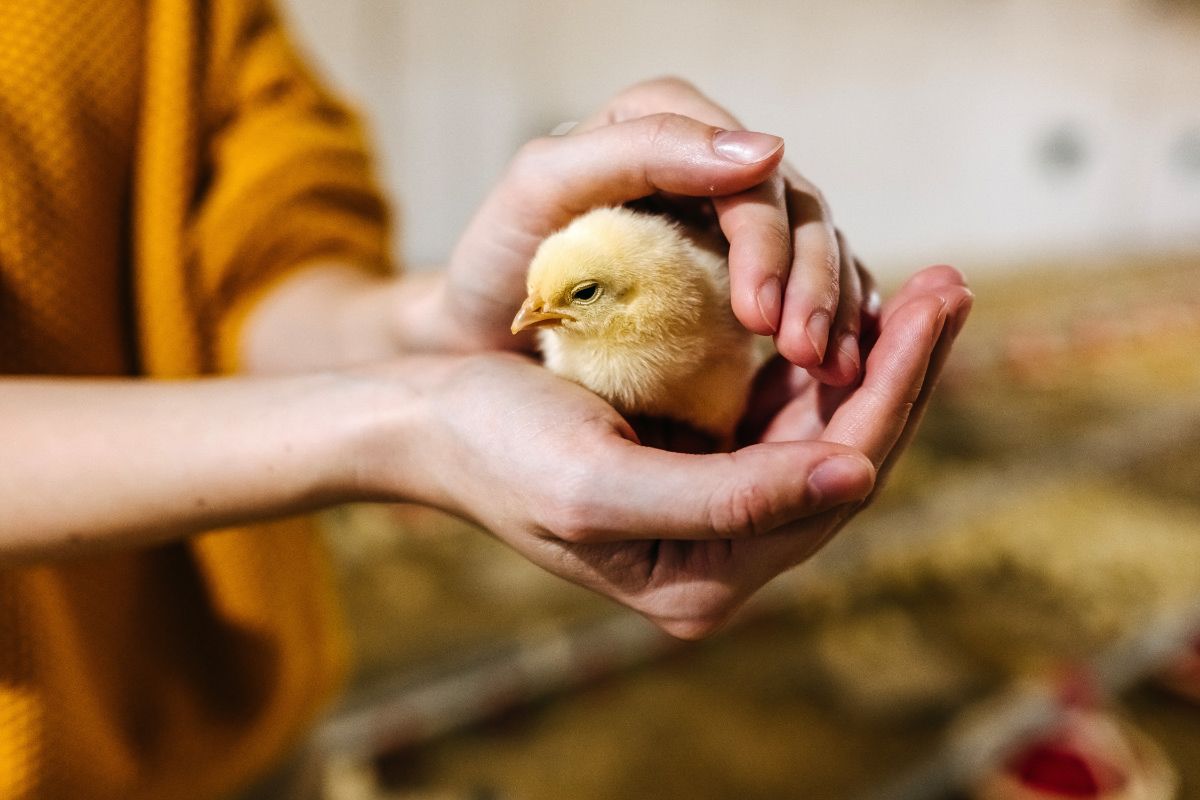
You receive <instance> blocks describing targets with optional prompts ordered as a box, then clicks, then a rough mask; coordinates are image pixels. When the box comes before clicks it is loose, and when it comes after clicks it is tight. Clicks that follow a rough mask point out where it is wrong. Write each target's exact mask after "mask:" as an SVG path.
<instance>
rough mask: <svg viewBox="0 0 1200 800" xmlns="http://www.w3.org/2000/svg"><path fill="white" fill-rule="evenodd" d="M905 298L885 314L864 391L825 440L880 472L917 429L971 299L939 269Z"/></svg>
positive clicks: (924, 274)
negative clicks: (947, 339)
mask: <svg viewBox="0 0 1200 800" xmlns="http://www.w3.org/2000/svg"><path fill="white" fill-rule="evenodd" d="M955 277H957V279H958V281H959V282H957V283H956V282H955ZM899 296H900V297H901V298H902V300H903V301H906V302H902V304H900V305H896V304H895V303H889V305H888V307H887V308H886V309H885V318H884V322H883V327H882V329H881V332H880V336H879V341H878V342H877V343H876V344H875V346H874V348H873V349H872V351H871V354H870V356H869V358H868V359H867V366H866V372H865V375H864V378H863V383H862V386H860V387H859V388H858V389H857V390H856V391H855V392H854V393H853V394H852V395H851V396H850V397H848V398H847V399H846V401H845V402H844V403H843V404H842V406H841V407H840V408H839V409H838V410H837V412H836V413H835V414H834V415H833V417H832V419H831V420H830V422H829V425H828V427H827V428H826V431H825V435H824V436H823V438H824V439H826V440H828V441H835V442H840V443H842V444H846V445H848V446H851V447H855V448H857V449H860V450H861V451H862V452H863V453H865V454H866V455H867V456H868V457H869V458H870V459H871V461H872V462H873V463H874V464H875V465H876V466H877V467H882V466H883V465H884V463H885V461H886V460H887V459H888V457H889V456H890V455H891V454H892V452H893V450H894V449H895V448H896V447H897V445H898V444H903V443H906V442H907V438H905V434H906V432H908V433H909V436H911V432H910V431H909V426H910V425H911V426H912V428H913V429H915V427H916V422H917V421H918V419H917V415H914V413H913V412H914V409H916V408H917V404H918V401H920V400H922V398H926V397H928V393H929V391H931V390H932V383H933V378H935V377H936V374H935V373H936V371H937V369H939V368H940V361H939V360H938V359H939V358H944V353H945V349H942V350H940V351H939V350H938V349H937V348H938V345H939V342H940V341H941V337H942V332H943V329H945V328H946V324H947V319H948V318H951V317H952V316H953V319H954V323H955V324H954V325H952V326H951V327H950V329H949V331H950V334H951V337H952V335H953V334H954V333H955V332H956V330H957V328H956V327H955V326H956V325H957V324H958V323H959V322H960V321H961V319H963V318H964V317H961V315H962V314H963V313H964V311H965V310H966V309H967V308H969V305H968V306H966V307H964V304H969V302H970V298H971V294H970V292H969V291H968V290H967V289H966V287H965V286H963V285H962V284H961V276H958V274H957V272H954V273H953V275H951V274H948V273H945V272H944V271H940V270H937V268H935V271H930V270H926V271H925V272H922V273H921V274H919V275H918V276H917V277H915V278H914V279H913V280H911V281H909V283H908V284H907V285H906V286H905V287H904V289H902V290H901V292H900V293H899ZM946 346H947V347H948V344H947V345H946ZM935 351H936V352H937V353H938V358H935ZM901 449H902V448H901Z"/></svg>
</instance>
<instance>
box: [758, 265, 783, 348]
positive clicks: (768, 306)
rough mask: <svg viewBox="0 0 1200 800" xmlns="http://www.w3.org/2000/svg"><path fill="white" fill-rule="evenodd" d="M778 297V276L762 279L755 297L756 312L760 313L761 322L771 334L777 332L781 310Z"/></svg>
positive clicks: (779, 295)
mask: <svg viewBox="0 0 1200 800" xmlns="http://www.w3.org/2000/svg"><path fill="white" fill-rule="evenodd" d="M780 297H781V294H780V289H779V278H776V277H774V276H772V277H770V278H767V279H766V280H765V281H763V285H762V286H760V287H758V294H757V295H756V297H755V299H757V300H758V313H759V314H760V315H762V318H763V322H765V323H766V324H767V327H768V328H770V329H771V333H772V334H775V333H778V332H779V315H780V313H781V310H782V309H781V308H780V306H781V302H780Z"/></svg>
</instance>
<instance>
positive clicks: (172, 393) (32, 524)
mask: <svg viewBox="0 0 1200 800" xmlns="http://www.w3.org/2000/svg"><path fill="white" fill-rule="evenodd" d="M378 394H379V392H378V389H377V388H375V387H373V386H371V385H370V384H369V383H364V382H361V381H355V380H348V379H346V378H345V377H344V376H338V375H306V376H296V377H286V378H263V379H245V378H242V379H210V380H197V381H179V382H151V381H135V380H110V381H99V380H74V379H68V380H63V379H59V380H54V379H20V378H14V379H4V380H0V442H3V458H2V459H0V564H5V563H14V562H15V561H26V560H30V559H36V558H47V557H56V556H60V555H68V554H71V553H76V552H84V551H87V550H92V549H99V548H108V547H127V546H137V545H142V544H148V543H151V542H154V541H161V540H164V539H168V538H172V537H178V536H183V535H186V534H189V533H195V532H199V531H203V530H208V529H212V528H218V527H222V526H227V525H231V524H235V523H243V522H250V521H255V520H260V519H264V518H270V517H276V516H282V515H288V514H292V513H298V512H302V511H305V510H309V509H312V508H315V507H318V506H323V505H327V504H330V503H334V502H339V501H345V500H351V499H355V495H356V493H358V479H357V475H356V470H357V469H358V468H359V465H358V464H357V463H356V454H357V453H358V452H359V451H360V450H362V448H363V446H364V444H365V443H366V442H367V440H369V439H370V437H372V436H373V435H374V434H375V432H376V430H377V429H378V427H379V425H380V424H383V423H385V422H387V420H385V419H382V416H383V415H392V416H395V415H398V414H402V413H403V409H404V403H403V401H402V400H396V401H395V402H390V403H385V402H381V401H379V399H378Z"/></svg>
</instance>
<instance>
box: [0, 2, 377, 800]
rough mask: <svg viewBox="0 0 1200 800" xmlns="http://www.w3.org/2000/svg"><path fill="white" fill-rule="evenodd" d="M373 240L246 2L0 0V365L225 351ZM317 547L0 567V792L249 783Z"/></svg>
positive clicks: (333, 636)
mask: <svg viewBox="0 0 1200 800" xmlns="http://www.w3.org/2000/svg"><path fill="white" fill-rule="evenodd" d="M385 235H386V232H385V213H384V208H383V204H382V202H381V200H380V198H379V194H378V192H377V191H376V189H375V187H374V185H373V183H372V180H371V177H370V169H369V165H368V163H367V159H366V156H365V154H364V149H363V146H362V142H361V136H360V132H359V128H358V126H357V125H356V123H355V120H354V119H353V118H352V117H351V116H350V115H348V114H347V112H346V111H345V110H344V109H343V108H342V107H341V106H340V105H338V104H337V103H336V102H334V101H333V100H332V99H331V98H330V97H329V96H327V95H326V94H325V93H324V92H323V91H322V90H321V89H320V88H319V87H318V85H317V84H316V83H315V82H314V81H313V80H312V78H311V76H310V75H309V74H308V73H307V72H306V70H305V69H304V68H303V66H302V65H301V64H300V63H299V62H298V61H297V59H296V57H295V55H294V54H293V51H292V50H291V49H290V47H289V45H288V43H287V41H286V39H285V37H284V35H283V32H282V31H281V29H280V27H279V24H278V22H277V20H276V18H275V16H274V13H273V10H272V8H271V7H270V6H269V5H268V4H267V2H265V0H207V1H206V0H0V373H7V374H30V373H38V374H56V375H85V374H86V375H126V376H129V375H141V376H148V377H151V378H168V377H184V376H195V375H201V374H206V373H212V372H218V371H229V370H233V369H236V366H237V365H236V354H237V342H238V335H239V334H238V325H239V322H240V320H241V319H242V318H243V317H244V315H245V313H246V311H247V310H248V309H250V308H252V307H253V303H254V302H255V300H256V298H257V297H259V296H261V295H262V294H263V293H264V291H266V290H268V288H269V287H270V286H271V285H272V283H273V282H274V281H277V280H279V279H280V278H281V277H282V276H285V275H287V274H289V273H290V272H291V271H292V270H295V269H297V268H299V267H301V266H303V265H305V264H308V263H311V262H313V261H315V260H336V261H339V262H349V263H357V264H361V265H362V266H364V267H365V268H368V269H385V268H386V264H385V261H386V255H385V252H386V251H385V244H384V242H385ZM0 457H2V445H0ZM63 502H70V498H69V493H68V494H67V495H66V496H64V498H63ZM326 566H327V565H326V564H325V561H324V557H323V554H322V552H321V551H320V550H319V548H318V547H317V544H316V542H315V540H314V538H313V537H312V535H311V531H309V530H308V529H307V526H306V525H305V524H304V523H302V522H288V523H277V524H274V525H269V526H260V527H257V528H255V529H253V530H251V529H246V530H236V531H222V532H215V533H211V534H208V535H205V536H201V537H196V538H194V539H192V540H190V541H188V542H185V543H180V544H175V545H170V546H165V547H158V548H154V549H150V550H142V551H137V552H132V553H121V554H115V555H111V556H106V557H101V558H90V559H87V560H76V561H71V562H62V563H48V564H44V565H35V566H32V567H28V568H21V569H10V570H7V571H3V570H0V798H6V800H12V798H19V799H20V800H25V799H26V798H52V799H54V800H57V798H71V800H82V799H83V798H87V799H88V800H107V799H108V798H180V799H181V800H186V799H187V798H201V797H215V796H221V795H224V794H227V793H228V792H231V791H233V790H235V789H236V788H237V787H238V786H241V785H244V784H245V783H247V782H248V781H250V780H252V779H253V778H254V777H256V775H257V774H259V773H261V772H262V771H263V770H265V769H267V768H268V767H269V766H270V764H271V762H272V761H273V760H274V759H276V758H278V757H279V756H280V755H281V754H283V753H284V752H285V751H286V750H287V749H288V748H290V747H292V746H294V745H295V743H296V741H297V738H298V737H299V735H300V733H301V732H302V731H303V730H304V727H305V726H306V725H307V724H308V723H310V722H311V720H312V718H313V716H314V714H315V713H316V711H317V709H318V708H319V706H320V704H321V702H323V701H324V700H326V699H328V697H329V695H330V693H331V692H332V691H333V689H334V688H335V687H336V683H337V679H338V676H339V674H340V672H341V670H342V667H343V662H344V650H343V641H342V639H341V637H340V635H339V628H338V625H337V618H336V614H335V608H334V604H333V602H332V600H333V598H332V592H331V589H330V585H329V583H328V581H327V575H326Z"/></svg>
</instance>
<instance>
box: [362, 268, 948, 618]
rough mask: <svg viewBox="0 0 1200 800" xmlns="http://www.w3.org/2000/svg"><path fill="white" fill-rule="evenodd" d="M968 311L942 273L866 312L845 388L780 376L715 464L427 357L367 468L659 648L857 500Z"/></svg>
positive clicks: (595, 409)
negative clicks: (563, 583)
mask: <svg viewBox="0 0 1200 800" xmlns="http://www.w3.org/2000/svg"><path fill="white" fill-rule="evenodd" d="M970 301H971V296H970V293H969V292H968V291H967V290H966V288H965V287H964V286H963V283H962V279H961V277H960V276H959V275H958V273H957V272H954V271H953V270H950V269H949V268H933V269H931V270H927V271H925V272H923V273H921V274H919V275H918V276H916V277H915V278H913V279H912V280H911V281H910V282H909V283H908V284H907V285H906V286H905V287H904V289H902V290H901V291H900V292H899V293H898V294H897V296H896V298H895V299H893V300H892V301H891V302H890V303H889V304H888V305H887V307H885V308H884V310H883V316H882V324H881V329H880V332H879V339H878V342H877V343H876V344H875V346H874V348H873V349H872V350H871V351H870V356H869V358H868V360H867V363H866V370H865V376H864V380H863V382H862V384H861V385H860V386H858V387H857V388H855V389H853V390H850V389H843V390H834V389H831V388H830V387H827V386H822V385H820V384H819V383H818V382H817V381H815V379H813V378H812V377H811V376H808V375H807V374H806V373H804V372H803V371H802V370H794V371H793V373H791V374H787V375H783V376H782V378H781V385H782V386H783V387H784V388H783V390H782V391H780V392H777V393H776V394H775V396H774V397H773V399H771V400H770V401H769V402H767V403H765V405H764V408H760V412H761V413H764V414H765V415H766V417H767V419H766V420H765V422H762V423H760V424H759V426H758V428H759V432H758V433H756V434H755V435H754V439H755V440H754V441H752V442H747V443H746V444H745V445H744V446H743V447H741V448H740V449H738V450H736V451H734V452H732V453H716V454H707V455H686V454H681V453H673V452H669V451H666V450H660V449H657V448H654V447H648V446H645V445H643V444H641V443H640V442H639V439H638V437H637V434H636V433H635V432H634V430H633V428H632V427H631V426H630V425H629V424H628V422H627V421H626V420H625V419H623V418H622V417H621V416H620V415H619V414H617V413H616V411H614V410H613V409H612V408H611V407H610V406H609V405H607V404H606V403H604V402H603V401H602V400H600V399H599V398H598V397H596V396H595V395H593V394H592V393H590V392H588V391H587V390H585V389H583V388H581V387H579V386H577V385H575V384H572V383H570V382H567V381H564V380H562V379H560V378H557V377H555V376H554V375H552V374H550V373H549V372H548V371H546V370H545V369H543V368H541V367H539V366H537V365H536V364H534V363H533V362H531V361H529V360H528V359H526V358H524V357H522V356H519V355H504V354H493V355H476V356H468V357H463V358H456V359H449V360H443V361H441V362H438V366H436V367H434V368H432V369H430V370H428V371H427V373H426V374H427V377H426V378H425V380H424V381H423V383H422V386H421V388H420V390H419V392H418V394H419V396H420V398H421V399H420V401H419V403H418V404H417V406H418V407H419V408H420V409H421V410H420V411H419V412H418V413H417V414H416V415H415V418H413V419H412V420H410V421H409V424H410V425H411V427H412V429H413V430H414V431H416V432H417V433H416V434H414V436H415V438H414V439H413V441H417V442H419V444H418V445H417V446H416V447H415V448H414V449H412V450H409V451H407V452H392V451H390V450H388V449H380V450H379V455H378V457H377V459H376V460H374V461H373V462H372V463H371V465H370V467H369V469H368V470H367V472H369V473H370V474H371V475H373V476H375V478H374V479H376V480H378V479H379V478H380V477H382V478H383V479H384V482H385V483H386V482H387V480H388V476H389V475H391V476H396V477H395V481H396V482H397V483H402V482H405V481H407V489H406V497H407V499H410V500H416V501H418V502H422V503H426V504H430V505H435V506H439V507H441V508H443V509H446V510H448V511H451V512H452V513H456V514H459V515H461V516H464V517H467V518H469V519H472V520H474V521H476V522H477V523H479V524H480V525H482V526H483V527H485V528H487V529H488V530H490V531H492V532H493V533H494V534H495V535H496V536H498V537H499V538H501V539H502V540H504V541H505V542H507V543H508V544H510V545H511V546H512V547H514V548H515V549H516V550H518V551H519V552H521V553H522V554H523V555H525V556H526V557H527V558H529V559H530V560H531V561H533V562H534V563H537V564H539V565H540V566H542V567H544V568H546V569H547V570H549V571H550V572H553V573H555V574H557V575H559V576H561V577H564V578H566V579H568V580H571V581H573V582H575V583H578V584H581V585H584V586H587V587H589V588H592V589H594V590H596V591H598V592H600V593H602V594H605V595H607V596H609V597H612V598H613V599H615V600H617V601H619V602H621V603H624V604H625V605H627V606H630V607H631V608H634V609H636V610H637V611H639V612H641V613H643V614H645V615H646V616H647V617H649V618H650V619H652V620H653V621H655V622H656V623H657V624H659V625H660V626H661V627H663V628H664V629H665V630H666V631H668V632H670V633H672V634H674V635H677V636H681V637H685V638H695V637H698V636H703V635H705V634H707V633H709V632H711V631H713V630H715V629H716V628H717V627H719V626H720V625H721V624H722V623H723V622H724V621H725V620H726V619H728V617H729V616H730V615H731V614H732V613H733V611H734V610H736V609H737V607H738V606H740V605H741V604H742V603H743V602H744V601H745V600H746V599H747V598H748V597H749V596H750V595H751V594H752V593H753V592H754V591H756V590H757V589H758V588H759V587H761V586H762V585H763V584H764V583H766V582H767V581H768V580H770V579H771V578H773V577H774V576H775V575H778V574H779V573H780V572H782V571H784V570H786V569H788V568H790V567H792V566H794V565H795V564H797V563H799V562H801V561H803V560H804V559H806V558H807V557H808V556H809V555H811V554H812V553H814V552H815V551H816V550H817V549H818V548H819V547H820V546H821V545H822V544H823V543H824V542H826V541H827V540H828V539H829V538H830V537H831V536H832V535H833V534H834V533H835V532H836V531H837V530H838V529H839V528H840V527H841V526H842V525H843V524H845V522H846V521H847V520H848V519H849V518H850V517H851V516H853V514H854V513H855V512H856V511H857V510H858V509H859V508H860V507H861V506H862V504H863V503H864V502H865V501H866V500H867V499H868V498H869V497H870V496H871V493H872V492H873V491H874V488H875V485H876V475H877V473H878V472H886V471H887V470H888V469H889V468H890V466H891V464H892V463H893V462H894V460H895V459H896V457H897V456H898V455H899V453H900V452H901V451H902V450H903V449H904V445H905V444H906V443H907V441H908V439H909V438H910V437H911V436H912V433H913V431H914V430H915V427H916V424H917V421H918V420H919V417H920V413H921V410H922V409H923V407H924V403H925V400H926V399H927V398H928V395H929V392H930V390H931V389H932V385H933V383H934V381H935V379H936V377H937V373H938V371H939V369H940V366H941V362H942V360H944V358H945V354H946V352H947V351H948V348H949V346H950V343H951V342H952V340H953V338H954V336H955V334H956V333H957V330H958V329H959V327H960V326H961V325H962V322H963V320H964V319H965V316H966V313H967V311H968V310H969V306H970ZM798 376H803V378H802V379H801V378H798ZM766 406H770V408H766ZM764 409H765V410H764ZM380 444H381V447H382V448H386V441H385V440H382V439H381V440H380ZM414 460H415V461H416V469H414V468H413V461H414ZM400 476H405V477H400ZM414 476H415V477H414Z"/></svg>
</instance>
